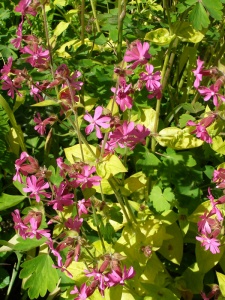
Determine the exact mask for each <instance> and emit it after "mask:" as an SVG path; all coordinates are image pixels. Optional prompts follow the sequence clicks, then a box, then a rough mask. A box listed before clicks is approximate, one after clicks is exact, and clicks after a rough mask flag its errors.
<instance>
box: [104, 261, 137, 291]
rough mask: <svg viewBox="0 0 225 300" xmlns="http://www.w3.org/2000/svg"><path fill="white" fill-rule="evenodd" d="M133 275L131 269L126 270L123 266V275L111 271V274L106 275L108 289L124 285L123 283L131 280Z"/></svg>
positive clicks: (132, 269) (133, 272)
mask: <svg viewBox="0 0 225 300" xmlns="http://www.w3.org/2000/svg"><path fill="white" fill-rule="evenodd" d="M135 274H136V273H135V271H134V268H133V267H130V268H129V269H128V270H127V269H126V266H124V270H123V274H121V273H119V272H118V271H117V272H116V271H114V270H113V271H112V273H109V274H107V278H108V280H109V282H108V285H109V287H111V286H115V285H117V284H121V285H124V281H125V280H127V279H131V278H133V277H134V276H135Z"/></svg>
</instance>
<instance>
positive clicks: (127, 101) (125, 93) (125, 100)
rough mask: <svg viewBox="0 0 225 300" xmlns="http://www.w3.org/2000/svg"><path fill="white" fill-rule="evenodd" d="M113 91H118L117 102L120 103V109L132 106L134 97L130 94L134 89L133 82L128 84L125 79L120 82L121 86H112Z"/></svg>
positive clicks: (123, 109)
mask: <svg viewBox="0 0 225 300" xmlns="http://www.w3.org/2000/svg"><path fill="white" fill-rule="evenodd" d="M111 91H112V92H113V93H116V98H115V99H116V103H117V104H119V106H120V109H121V110H122V111H125V110H126V109H127V108H132V106H133V99H132V98H131V97H130V96H129V94H132V93H133V89H132V87H131V84H128V85H127V84H126V81H125V80H122V81H121V83H120V87H118V88H117V89H116V88H114V87H113V88H111Z"/></svg>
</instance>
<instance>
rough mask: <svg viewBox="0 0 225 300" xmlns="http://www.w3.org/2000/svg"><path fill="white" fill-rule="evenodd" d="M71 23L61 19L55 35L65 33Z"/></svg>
mask: <svg viewBox="0 0 225 300" xmlns="http://www.w3.org/2000/svg"><path fill="white" fill-rule="evenodd" d="M69 25H70V23H67V22H64V21H61V22H59V23H58V25H57V26H56V28H55V30H54V32H53V34H54V35H55V36H59V35H60V34H61V33H63V31H65V30H66V29H67V27H68V26H69Z"/></svg>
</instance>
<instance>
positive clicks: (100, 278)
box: [84, 269, 108, 296]
mask: <svg viewBox="0 0 225 300" xmlns="http://www.w3.org/2000/svg"><path fill="white" fill-rule="evenodd" d="M84 272H85V275H86V276H87V277H93V278H94V280H96V281H97V282H98V289H99V291H100V293H101V295H102V296H104V290H105V289H106V288H107V286H108V278H107V276H106V275H105V274H103V273H101V272H99V271H98V270H96V269H93V270H92V271H88V270H85V271H84Z"/></svg>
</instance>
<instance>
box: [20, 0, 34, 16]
mask: <svg viewBox="0 0 225 300" xmlns="http://www.w3.org/2000/svg"><path fill="white" fill-rule="evenodd" d="M31 2H32V0H20V2H19V4H18V5H17V6H16V7H15V11H16V12H20V13H21V14H22V15H25V14H30V15H32V16H36V14H37V12H36V11H35V10H34V9H33V8H32V7H31V6H29V5H30V4H31Z"/></svg>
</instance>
